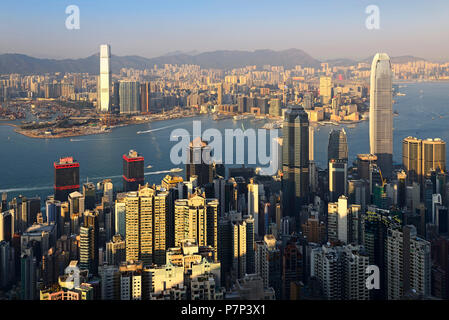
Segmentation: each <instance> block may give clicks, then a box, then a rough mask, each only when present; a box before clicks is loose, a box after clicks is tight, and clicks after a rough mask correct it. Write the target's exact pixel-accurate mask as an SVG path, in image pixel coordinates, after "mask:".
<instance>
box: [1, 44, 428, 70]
mask: <svg viewBox="0 0 449 320" xmlns="http://www.w3.org/2000/svg"><path fill="white" fill-rule="evenodd" d="M371 59H372V57H370V58H366V59H363V60H362V61H360V62H368V63H370V62H371ZM416 60H424V59H421V58H416V57H412V56H401V57H393V58H392V62H401V63H403V62H407V61H416ZM325 62H328V63H329V64H330V65H331V66H348V65H353V64H356V63H357V62H358V61H356V60H352V59H332V60H328V61H325ZM320 63H321V61H319V60H317V59H315V58H313V57H311V56H310V55H309V54H307V53H306V52H304V51H302V50H299V49H288V50H282V51H273V50H255V51H236V50H232V51H231V50H220V51H212V52H203V53H197V52H187V53H184V52H180V51H175V52H171V53H168V54H165V55H163V56H160V57H156V58H144V57H140V56H114V55H113V56H112V57H111V68H112V72H113V73H118V72H119V71H120V69H121V68H134V69H142V70H143V69H149V68H153V67H154V65H158V66H163V65H164V64H178V65H181V64H195V65H199V66H201V67H202V68H216V69H232V68H239V67H244V66H248V65H256V66H258V67H261V66H263V65H272V66H284V67H285V68H293V67H294V66H296V65H301V66H303V67H315V68H317V67H320ZM99 69H100V59H99V55H98V54H95V55H92V56H89V57H86V58H81V59H61V60H57V59H40V58H34V57H31V56H27V55H24V54H15V53H13V54H11V53H8V54H0V74H8V73H19V74H44V73H54V72H63V73H64V72H88V73H90V74H98V72H99Z"/></svg>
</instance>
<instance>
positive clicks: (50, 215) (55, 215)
mask: <svg viewBox="0 0 449 320" xmlns="http://www.w3.org/2000/svg"><path fill="white" fill-rule="evenodd" d="M45 215H46V221H47V222H48V223H51V222H55V223H59V219H60V217H61V201H58V200H55V199H54V197H49V198H48V199H47V201H46V202H45ZM58 228H59V226H58ZM60 232H61V230H58V233H60Z"/></svg>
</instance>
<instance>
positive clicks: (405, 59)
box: [360, 56, 426, 64]
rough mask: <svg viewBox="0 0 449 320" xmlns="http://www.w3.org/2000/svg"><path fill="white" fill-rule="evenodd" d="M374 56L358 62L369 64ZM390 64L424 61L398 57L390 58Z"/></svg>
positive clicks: (410, 57) (412, 57) (417, 58)
mask: <svg viewBox="0 0 449 320" xmlns="http://www.w3.org/2000/svg"><path fill="white" fill-rule="evenodd" d="M373 58H374V56H371V57H369V58H366V59H364V60H362V61H360V62H365V63H369V64H371V62H372V61H373ZM390 59H391V63H407V62H414V61H426V59H423V58H419V57H414V56H399V57H390Z"/></svg>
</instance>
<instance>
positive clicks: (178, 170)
mask: <svg viewBox="0 0 449 320" xmlns="http://www.w3.org/2000/svg"><path fill="white" fill-rule="evenodd" d="M181 171H182V169H181V168H173V169H170V172H181Z"/></svg>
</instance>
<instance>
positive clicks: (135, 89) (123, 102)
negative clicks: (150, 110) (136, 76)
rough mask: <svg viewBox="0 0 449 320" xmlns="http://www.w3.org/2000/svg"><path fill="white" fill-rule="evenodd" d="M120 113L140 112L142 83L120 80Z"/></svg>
mask: <svg viewBox="0 0 449 320" xmlns="http://www.w3.org/2000/svg"><path fill="white" fill-rule="evenodd" d="M119 99H120V113H139V112H140V110H141V105H140V83H139V82H137V81H125V80H123V81H120V84H119Z"/></svg>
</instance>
